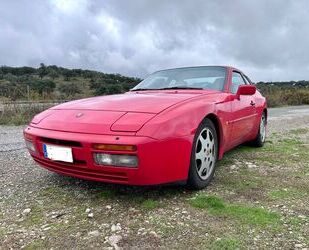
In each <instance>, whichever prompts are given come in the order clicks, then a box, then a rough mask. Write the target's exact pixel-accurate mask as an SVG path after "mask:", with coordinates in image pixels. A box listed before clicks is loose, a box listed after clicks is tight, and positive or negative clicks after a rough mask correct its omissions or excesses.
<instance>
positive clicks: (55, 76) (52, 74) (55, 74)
mask: <svg viewBox="0 0 309 250" xmlns="http://www.w3.org/2000/svg"><path fill="white" fill-rule="evenodd" d="M48 71H49V72H48V76H49V77H50V78H51V79H53V80H55V78H57V77H59V74H58V73H57V71H56V70H54V69H49V70H48Z"/></svg>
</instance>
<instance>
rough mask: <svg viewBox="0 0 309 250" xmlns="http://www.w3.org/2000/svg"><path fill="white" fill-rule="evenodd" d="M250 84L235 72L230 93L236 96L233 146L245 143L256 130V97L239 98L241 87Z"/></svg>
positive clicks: (232, 121) (233, 106) (234, 102)
mask: <svg viewBox="0 0 309 250" xmlns="http://www.w3.org/2000/svg"><path fill="white" fill-rule="evenodd" d="M243 84H248V83H247V82H246V81H245V80H244V77H243V76H242V74H241V73H240V72H237V71H233V73H232V78H231V87H230V92H231V93H232V94H233V95H234V99H233V101H232V103H231V111H232V112H231V113H232V117H231V120H230V123H231V124H230V125H231V127H232V134H231V144H232V145H233V146H236V145H239V144H241V143H243V142H245V141H246V140H247V139H248V138H249V136H250V135H251V134H252V133H251V132H252V131H253V129H254V124H255V121H256V116H257V110H256V107H255V95H240V96H237V95H236V93H237V90H238V87H239V86H240V85H243Z"/></svg>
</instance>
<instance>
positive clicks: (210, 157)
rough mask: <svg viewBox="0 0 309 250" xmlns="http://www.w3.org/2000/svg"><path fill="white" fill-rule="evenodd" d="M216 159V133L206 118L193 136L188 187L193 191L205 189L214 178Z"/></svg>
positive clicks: (211, 123)
mask: <svg viewBox="0 0 309 250" xmlns="http://www.w3.org/2000/svg"><path fill="white" fill-rule="evenodd" d="M217 159H218V138H217V132H216V129H215V126H214V124H213V122H212V121H211V120H209V119H207V118H206V119H205V120H204V121H203V122H202V123H201V124H200V126H199V127H198V129H197V131H196V134H195V136H194V141H193V145H192V152H191V163H190V169H189V177H188V183H187V184H188V186H189V187H190V188H193V189H202V188H204V187H206V186H207V185H208V184H209V182H210V181H211V179H212V178H213V176H214V172H215V165H216V162H217Z"/></svg>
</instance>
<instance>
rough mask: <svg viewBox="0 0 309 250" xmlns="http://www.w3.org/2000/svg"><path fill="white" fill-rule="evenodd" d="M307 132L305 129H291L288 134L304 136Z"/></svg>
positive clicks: (308, 130)
mask: <svg viewBox="0 0 309 250" xmlns="http://www.w3.org/2000/svg"><path fill="white" fill-rule="evenodd" d="M308 132H309V129H307V128H298V129H292V130H290V131H289V133H291V134H294V135H304V134H307V133H308Z"/></svg>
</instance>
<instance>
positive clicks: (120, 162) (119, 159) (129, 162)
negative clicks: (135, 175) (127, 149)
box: [94, 153, 138, 167]
mask: <svg viewBox="0 0 309 250" xmlns="http://www.w3.org/2000/svg"><path fill="white" fill-rule="evenodd" d="M94 161H95V162H96V164H99V165H108V166H121V167H137V165H138V159H137V156H136V155H111V154H101V153H95V154H94Z"/></svg>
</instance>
